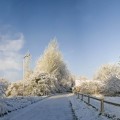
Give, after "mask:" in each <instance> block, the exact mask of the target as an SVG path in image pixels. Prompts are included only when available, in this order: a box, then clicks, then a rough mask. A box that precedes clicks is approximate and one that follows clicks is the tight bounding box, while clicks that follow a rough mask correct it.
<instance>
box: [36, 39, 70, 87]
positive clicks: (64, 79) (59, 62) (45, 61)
mask: <svg viewBox="0 0 120 120" xmlns="http://www.w3.org/2000/svg"><path fill="white" fill-rule="evenodd" d="M40 73H47V74H50V75H52V76H54V77H55V78H56V79H57V81H58V83H59V85H60V86H64V87H66V86H67V85H68V84H67V83H68V82H69V78H70V73H69V71H68V69H67V66H66V64H65V63H64V61H63V57H62V53H61V52H60V50H59V47H58V43H57V40H56V39H54V40H52V41H51V42H50V43H49V45H48V47H47V48H46V49H45V51H44V53H43V55H42V56H41V57H40V59H39V60H38V61H37V64H36V67H35V71H34V74H35V75H36V76H38V75H39V74H40ZM69 85H70V84H69ZM66 88H67V87H66Z"/></svg>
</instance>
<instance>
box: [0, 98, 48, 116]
mask: <svg viewBox="0 0 120 120" xmlns="http://www.w3.org/2000/svg"><path fill="white" fill-rule="evenodd" d="M45 97H46V96H43V97H35V96H34V97H32V96H31V97H11V98H3V99H2V98H1V99H0V116H2V115H4V114H7V113H9V112H12V111H15V110H18V109H21V108H24V107H26V106H28V105H30V104H33V103H35V102H38V101H40V100H42V99H44V98H45Z"/></svg>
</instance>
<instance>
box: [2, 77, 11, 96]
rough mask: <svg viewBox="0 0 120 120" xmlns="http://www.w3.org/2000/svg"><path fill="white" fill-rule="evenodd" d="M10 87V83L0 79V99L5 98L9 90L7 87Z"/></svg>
mask: <svg viewBox="0 0 120 120" xmlns="http://www.w3.org/2000/svg"><path fill="white" fill-rule="evenodd" d="M8 85H9V82H8V81H7V80H6V79H4V78H0V97H4V96H5V95H6V94H5V92H6V90H7V87H8Z"/></svg>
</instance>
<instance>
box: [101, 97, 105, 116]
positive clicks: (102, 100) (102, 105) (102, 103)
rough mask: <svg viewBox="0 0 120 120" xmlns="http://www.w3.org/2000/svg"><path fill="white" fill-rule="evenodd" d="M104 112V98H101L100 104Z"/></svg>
mask: <svg viewBox="0 0 120 120" xmlns="http://www.w3.org/2000/svg"><path fill="white" fill-rule="evenodd" d="M103 112H104V99H103V98H102V99H101V105H100V114H103Z"/></svg>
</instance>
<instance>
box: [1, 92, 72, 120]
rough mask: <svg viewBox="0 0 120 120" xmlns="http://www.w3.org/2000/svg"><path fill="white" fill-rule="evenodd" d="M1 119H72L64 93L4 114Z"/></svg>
mask: <svg viewBox="0 0 120 120" xmlns="http://www.w3.org/2000/svg"><path fill="white" fill-rule="evenodd" d="M2 120H73V116H72V111H71V108H70V104H69V101H68V98H67V94H66V95H56V96H52V97H49V98H47V99H44V100H42V101H40V102H38V103H35V104H33V105H30V106H28V107H26V108H24V109H21V110H18V111H15V112H12V113H10V114H9V115H6V116H5V117H4V118H3V119H2Z"/></svg>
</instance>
